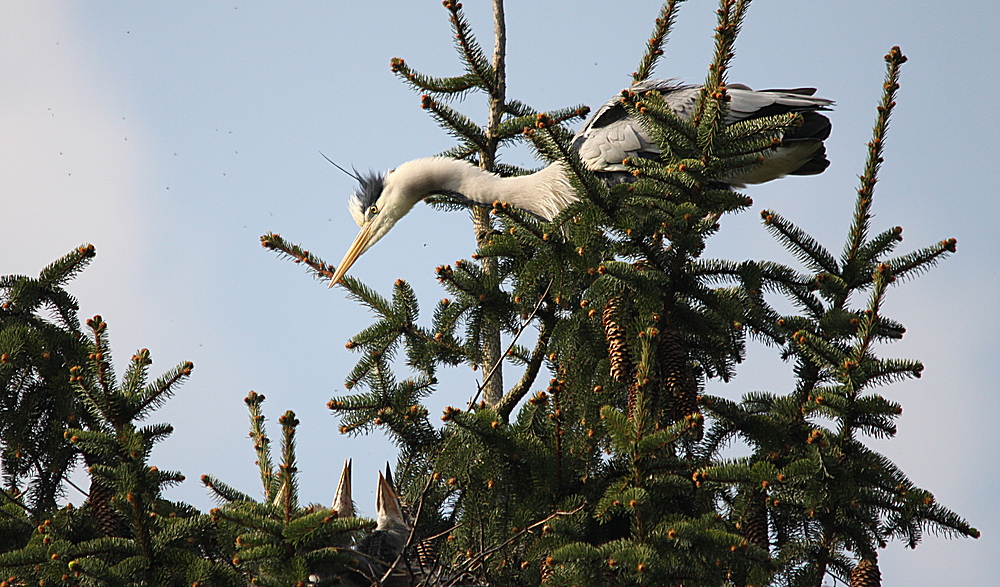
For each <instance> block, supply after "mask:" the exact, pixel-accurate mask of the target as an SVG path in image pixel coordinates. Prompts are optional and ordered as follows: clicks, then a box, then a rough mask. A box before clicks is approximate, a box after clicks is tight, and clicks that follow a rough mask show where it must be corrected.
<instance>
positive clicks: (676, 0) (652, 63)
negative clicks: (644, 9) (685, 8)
mask: <svg viewBox="0 0 1000 587" xmlns="http://www.w3.org/2000/svg"><path fill="white" fill-rule="evenodd" d="M683 1H684V0H668V1H667V2H666V3H664V4H663V6H662V7H661V8H660V14H659V16H657V18H656V20H655V21H654V26H653V32H652V34H651V35H650V37H649V41H647V43H646V52H645V53H644V54H643V56H642V60H641V61H640V62H639V67H638V68H636V70H635V71H634V72H632V83H634V84H635V83H639V82H641V81H645V80H647V79H649V76H650V75H651V74H652V73H653V68H654V67H656V62H657V61H659V59H660V57H661V56H662V55H663V45H664V44H665V43H666V41H667V37H669V36H670V30H671V29H673V28H674V21H675V20H676V19H677V7H678V6H679V5H680V4H681V2H683Z"/></svg>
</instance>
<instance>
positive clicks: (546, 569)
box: [541, 557, 556, 583]
mask: <svg viewBox="0 0 1000 587" xmlns="http://www.w3.org/2000/svg"><path fill="white" fill-rule="evenodd" d="M554 572H556V570H555V569H553V568H552V565H551V564H549V557H545V558H543V559H542V564H541V573H542V583H545V582H546V581H548V580H549V577H551V576H552V573H554Z"/></svg>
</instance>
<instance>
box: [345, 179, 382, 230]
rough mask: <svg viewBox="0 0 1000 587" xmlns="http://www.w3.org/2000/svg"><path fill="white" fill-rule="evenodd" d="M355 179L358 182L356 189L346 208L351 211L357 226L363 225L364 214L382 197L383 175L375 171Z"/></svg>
mask: <svg viewBox="0 0 1000 587" xmlns="http://www.w3.org/2000/svg"><path fill="white" fill-rule="evenodd" d="M355 179H357V180H358V187H356V188H354V193H353V194H351V199H350V200H349V201H348V203H347V207H348V208H349V209H350V211H351V216H353V217H354V221H355V222H357V223H358V226H361V225H363V224H364V221H365V213H366V211H367V210H368V209H369V208H370V207H372V206H373V205H374V204H375V202H377V201H378V199H379V198H380V197H381V196H382V189H383V188H384V187H385V174H384V173H378V172H376V171H369V172H367V173H359V174H358V175H357V176H356V177H355Z"/></svg>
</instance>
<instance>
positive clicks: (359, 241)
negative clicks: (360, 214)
mask: <svg viewBox="0 0 1000 587" xmlns="http://www.w3.org/2000/svg"><path fill="white" fill-rule="evenodd" d="M377 224H378V222H376V221H375V220H374V219H373V220H371V221H369V222H367V223H365V225H364V226H362V227H361V232H359V233H358V236H357V237H355V238H354V242H353V243H351V248H350V249H348V250H347V254H346V255H344V259H343V260H342V261H341V262H340V265H337V272H336V273H334V274H333V279H331V280H330V287H333V286H335V285H337V284H338V283H340V280H341V279H343V278H344V275H345V274H346V273H347V270H348V269H350V268H351V265H354V262H355V261H357V260H358V257H360V256H361V253H364V252H365V251H367V250H368V247H370V246H371V245H373V244H375V240H378V239H375V240H372V236H373V235H374V234H375V226H376V225H377Z"/></svg>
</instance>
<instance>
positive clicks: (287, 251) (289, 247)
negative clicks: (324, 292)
mask: <svg viewBox="0 0 1000 587" xmlns="http://www.w3.org/2000/svg"><path fill="white" fill-rule="evenodd" d="M260 246H262V247H264V248H265V249H270V250H272V251H274V252H276V253H278V256H280V257H284V258H286V259H291V260H292V261H293V262H294V263H304V264H305V265H306V267H308V268H309V270H310V272H311V273H312V274H313V276H314V277H315V278H316V279H321V280H330V279H333V276H334V274H335V273H336V269H337V268H336V267H334V266H333V265H328V264H326V263H324V262H323V260H322V259H320V258H319V257H317V256H315V255H313V254H312V253H310V252H309V251H307V250H305V249H303V248H301V247H300V246H299V245H293V244H291V243H288V242H287V241H285V239H283V238H281V236H280V235H278V234H276V233H273V232H269V233H267V234H265V235H263V236H261V237H260Z"/></svg>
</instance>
